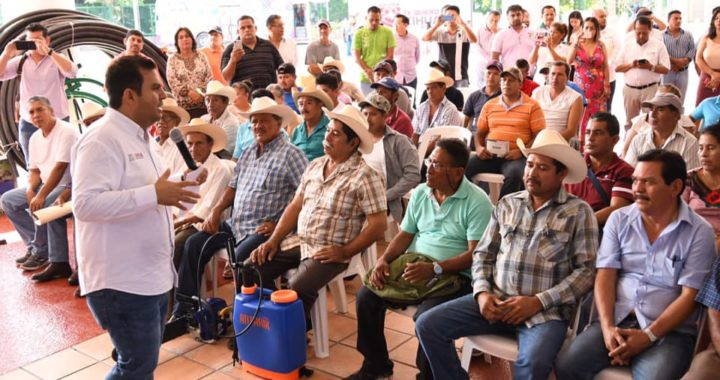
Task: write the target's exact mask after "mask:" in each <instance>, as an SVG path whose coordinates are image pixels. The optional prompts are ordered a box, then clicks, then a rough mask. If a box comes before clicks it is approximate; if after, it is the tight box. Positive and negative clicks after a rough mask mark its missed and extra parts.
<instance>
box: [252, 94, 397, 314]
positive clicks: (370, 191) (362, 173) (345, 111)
mask: <svg viewBox="0 0 720 380" xmlns="http://www.w3.org/2000/svg"><path fill="white" fill-rule="evenodd" d="M324 111H325V113H326V114H327V115H328V116H329V117H330V119H331V120H332V122H331V123H330V125H328V127H327V133H326V134H325V141H324V142H323V146H324V147H325V155H324V156H322V157H320V158H318V159H316V160H314V161H313V162H312V163H310V165H309V166H308V168H307V170H306V171H305V174H303V177H302V181H301V183H300V186H299V187H298V189H297V192H296V193H295V197H294V198H293V200H292V202H290V204H289V205H288V207H287V208H286V209H285V212H283V214H282V217H281V218H280V221H279V222H278V225H277V227H276V228H275V231H274V232H273V233H272V235H271V236H270V238H269V239H268V240H267V241H266V242H265V243H263V244H261V245H260V246H259V247H258V248H257V249H256V250H255V251H253V253H252V255H251V261H252V262H253V263H255V264H256V265H258V266H259V269H260V272H261V273H262V277H263V281H264V283H266V284H267V283H269V284H270V285H272V279H274V278H276V277H277V276H279V275H281V274H283V273H285V272H286V271H287V270H288V269H291V268H298V271H297V272H296V273H295V275H293V276H292V277H291V278H290V279H289V286H290V288H291V289H294V290H295V291H297V293H298V295H299V296H300V299H301V300H302V301H303V307H304V308H305V315H306V316H309V315H310V309H311V308H312V306H313V304H314V303H315V300H316V299H317V295H318V290H320V289H321V288H322V287H324V286H325V285H327V284H328V282H330V280H332V279H333V278H335V276H337V275H338V274H340V273H342V272H343V271H345V269H347V267H348V263H349V262H350V259H351V258H352V257H353V256H355V255H356V254H358V253H360V252H362V251H364V250H365V249H367V248H368V247H369V246H370V245H372V244H373V243H374V242H375V241H377V240H378V239H379V238H380V237H381V236H383V234H384V233H385V226H386V218H387V199H386V197H385V184H384V183H383V179H382V177H381V175H380V174H379V173H378V172H376V171H375V170H374V169H372V168H371V167H370V166H368V164H366V163H365V161H364V160H363V159H362V154H367V153H370V152H371V151H372V150H373V144H374V141H373V137H372V135H370V132H369V131H368V125H367V123H366V122H365V119H364V118H363V116H362V114H361V113H360V111H359V110H358V109H357V108H355V107H353V106H343V107H342V108H339V109H338V110H337V112H332V111H330V110H328V109H324ZM296 228H297V234H298V237H299V238H300V242H301V245H300V252H299V253H290V252H283V253H282V254H279V253H280V242H281V241H282V240H283V238H284V237H285V236H286V235H288V234H289V233H290V232H292V231H293V230H295V229H296Z"/></svg>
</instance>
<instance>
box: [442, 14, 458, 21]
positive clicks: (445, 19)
mask: <svg viewBox="0 0 720 380" xmlns="http://www.w3.org/2000/svg"><path fill="white" fill-rule="evenodd" d="M442 19H443V21H452V20H454V19H455V17H454V16H453V15H443V16H442Z"/></svg>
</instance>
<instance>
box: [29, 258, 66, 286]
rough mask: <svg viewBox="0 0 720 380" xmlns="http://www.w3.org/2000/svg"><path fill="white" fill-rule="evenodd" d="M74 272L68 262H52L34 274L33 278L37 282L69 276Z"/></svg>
mask: <svg viewBox="0 0 720 380" xmlns="http://www.w3.org/2000/svg"><path fill="white" fill-rule="evenodd" d="M71 274H72V268H70V264H68V263H50V265H48V266H47V268H45V270H44V271H42V272H40V273H38V274H34V275H33V276H32V277H30V279H31V280H33V281H37V282H45V281H50V280H55V279H58V278H67V277H70V275H71Z"/></svg>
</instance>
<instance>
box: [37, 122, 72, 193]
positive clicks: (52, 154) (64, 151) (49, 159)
mask: <svg viewBox="0 0 720 380" xmlns="http://www.w3.org/2000/svg"><path fill="white" fill-rule="evenodd" d="M78 138H80V133H79V132H78V131H77V130H76V129H75V128H73V127H72V126H70V124H68V123H67V122H65V121H62V120H60V119H55V127H53V129H52V130H51V131H50V134H48V135H47V136H43V133H42V131H37V133H33V135H32V136H30V165H29V166H30V168H31V169H38V170H40V179H41V180H42V181H43V182H47V180H48V178H50V173H51V172H52V170H53V168H54V167H55V164H57V163H58V162H66V163H70V152H71V151H72V147H73V145H75V142H76V141H77V140H78ZM68 183H70V169H65V173H64V174H63V176H62V179H61V180H60V182H59V183H58V186H64V185H66V184H68Z"/></svg>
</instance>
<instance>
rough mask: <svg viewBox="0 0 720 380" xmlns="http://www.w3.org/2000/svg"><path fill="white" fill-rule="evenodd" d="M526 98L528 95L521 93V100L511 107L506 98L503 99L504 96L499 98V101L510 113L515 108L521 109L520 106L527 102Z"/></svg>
mask: <svg viewBox="0 0 720 380" xmlns="http://www.w3.org/2000/svg"><path fill="white" fill-rule="evenodd" d="M526 96H527V95H525V94H523V93H520V100H518V101H517V102H515V103H513V104H510V105H508V104H507V103H505V98H503V97H502V96H499V98H500V100H499V101H500V104H502V106H503V107H505V110H506V111H510V110H511V109H513V108H515V107H519V106H521V105H523V101H524V100H525V97H526Z"/></svg>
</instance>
